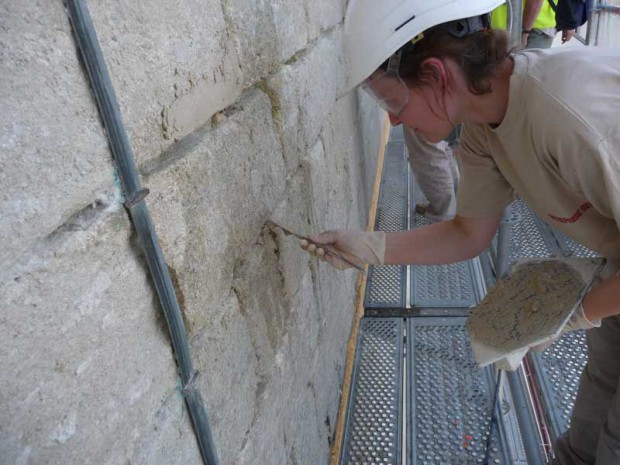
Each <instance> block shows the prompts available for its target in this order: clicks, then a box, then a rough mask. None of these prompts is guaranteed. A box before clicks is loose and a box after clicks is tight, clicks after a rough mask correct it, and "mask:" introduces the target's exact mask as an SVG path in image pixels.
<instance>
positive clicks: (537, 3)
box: [522, 0, 545, 31]
mask: <svg viewBox="0 0 620 465" xmlns="http://www.w3.org/2000/svg"><path fill="white" fill-rule="evenodd" d="M544 1H545V0H526V1H525V6H524V7H523V21H522V27H523V30H525V31H530V30H531V29H532V28H533V27H534V22H535V21H536V17H537V16H538V13H540V9H541V8H542V5H543V2H544Z"/></svg>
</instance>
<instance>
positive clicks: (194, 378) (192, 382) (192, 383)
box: [181, 370, 199, 395]
mask: <svg viewBox="0 0 620 465" xmlns="http://www.w3.org/2000/svg"><path fill="white" fill-rule="evenodd" d="M198 374H199V372H198V370H194V372H193V373H192V376H190V378H189V380H188V381H187V383H185V386H183V388H182V389H181V392H182V393H183V395H187V394H189V391H190V390H192V389H194V388H195V387H196V382H197V381H198Z"/></svg>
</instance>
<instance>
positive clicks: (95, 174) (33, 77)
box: [0, 1, 113, 265]
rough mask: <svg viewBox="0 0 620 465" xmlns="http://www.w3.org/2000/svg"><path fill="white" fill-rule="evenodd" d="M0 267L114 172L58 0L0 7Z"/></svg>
mask: <svg viewBox="0 0 620 465" xmlns="http://www.w3.org/2000/svg"><path fill="white" fill-rule="evenodd" d="M0 24H1V25H2V26H1V27H0V61H1V62H2V66H1V67H0V81H1V82H2V85H0V106H1V107H2V112H1V114H0V147H1V150H0V186H1V189H0V211H1V212H2V218H1V219H0V244H1V245H0V262H1V263H3V264H5V265H8V264H11V263H13V262H14V261H15V260H17V258H18V257H19V256H20V255H22V254H23V253H24V251H25V250H27V249H28V248H29V247H31V246H33V245H34V243H35V242H36V241H37V240H39V239H41V238H43V237H45V236H47V235H48V234H50V233H52V231H54V230H55V229H56V228H58V227H59V226H60V225H61V224H62V223H63V222H64V221H65V220H66V219H67V218H68V217H70V216H71V215H72V214H73V213H74V212H75V211H77V210H81V209H82V208H84V207H86V206H87V205H88V204H90V203H91V202H93V200H95V198H96V196H97V193H98V192H99V191H100V190H101V189H102V187H103V186H110V185H111V184H112V179H113V168H112V164H111V157H110V154H109V150H108V146H107V141H106V139H105V136H104V134H103V131H102V128H101V125H100V123H99V117H98V115H97V110H96V108H95V106H94V105H93V101H92V98H91V96H90V91H89V88H88V85H87V83H86V80H85V77H84V74H83V72H82V70H81V68H80V65H79V62H78V59H77V55H76V52H75V44H74V42H73V39H72V36H71V32H70V27H69V21H68V19H67V16H66V14H65V11H64V7H63V5H62V2H60V1H55V2H48V1H36V2H2V4H1V5H0Z"/></svg>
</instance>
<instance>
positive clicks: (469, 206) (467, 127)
mask: <svg viewBox="0 0 620 465" xmlns="http://www.w3.org/2000/svg"><path fill="white" fill-rule="evenodd" d="M485 141H486V135H485V133H484V128H483V127H482V125H481V124H471V123H469V124H468V123H465V124H463V128H462V134H461V142H460V146H459V160H460V163H461V166H460V168H461V180H460V183H459V188H458V191H457V207H456V213H457V215H459V216H462V217H465V218H486V217H489V216H494V215H497V214H499V213H502V212H503V211H504V209H505V208H506V207H507V206H508V205H510V203H512V201H513V200H515V197H516V196H515V192H514V189H513V188H512V187H511V186H510V184H508V181H506V179H505V178H504V176H503V175H502V173H501V172H500V171H499V168H498V167H497V165H496V163H495V160H493V157H492V156H491V154H490V153H489V150H488V148H487V147H486V144H485Z"/></svg>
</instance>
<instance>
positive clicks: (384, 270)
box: [340, 128, 594, 465]
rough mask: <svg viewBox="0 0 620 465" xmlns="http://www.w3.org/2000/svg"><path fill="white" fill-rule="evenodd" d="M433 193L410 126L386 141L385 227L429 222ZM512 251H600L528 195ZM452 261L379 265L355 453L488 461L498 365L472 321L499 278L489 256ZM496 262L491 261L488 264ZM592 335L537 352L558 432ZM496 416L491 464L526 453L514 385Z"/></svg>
mask: <svg viewBox="0 0 620 465" xmlns="http://www.w3.org/2000/svg"><path fill="white" fill-rule="evenodd" d="M423 200H424V196H423V194H422V193H421V192H420V190H419V189H418V188H417V186H416V183H415V178H414V177H413V176H412V175H411V173H410V171H409V167H408V163H407V154H406V148H405V145H404V141H403V137H402V131H401V130H400V128H394V129H392V130H391V133H390V141H389V142H388V144H387V146H386V152H385V160H384V169H383V174H382V182H381V187H380V193H379V202H378V212H377V221H376V225H375V229H376V230H382V231H397V230H403V229H406V228H417V227H421V226H425V225H426V224H428V222H427V221H426V220H425V219H424V218H423V217H421V216H420V215H417V214H415V213H414V207H415V204H416V202H420V201H423ZM512 220H513V221H512V227H511V244H510V259H511V261H512V260H516V259H519V258H523V257H551V256H554V255H558V254H564V255H573V256H580V257H586V256H593V255H594V254H593V253H592V252H590V251H589V250H587V249H585V248H583V247H582V246H579V245H578V244H575V243H574V242H572V241H571V240H570V239H568V238H567V237H566V236H564V235H562V234H561V233H558V232H557V231H554V230H552V229H551V228H550V227H549V226H548V225H546V224H545V223H544V222H542V221H541V220H540V219H539V218H538V217H537V216H536V215H535V214H534V213H533V212H531V211H530V210H529V209H528V207H527V206H526V205H525V204H524V203H523V202H521V201H517V202H515V203H514V204H513V207H512ZM493 253H494V251H493V250H491V251H490V253H489V254H485V255H484V256H483V257H480V258H477V259H475V260H469V261H466V262H462V263H457V264H453V265H443V266H412V267H405V266H384V267H371V269H370V270H369V279H368V283H367V289H366V295H365V300H364V305H365V309H366V314H367V315H373V317H368V316H366V317H365V318H363V319H362V321H361V325H360V331H359V334H358V341H357V348H356V355H355V367H354V370H353V378H352V388H351V391H350V397H349V401H348V411H347V419H346V425H345V431H344V435H343V443H342V447H341V449H340V450H341V454H340V463H341V464H343V465H344V464H346V465H379V464H394V465H396V464H398V465H403V464H407V465H422V464H424V465H431V464H433V465H435V464H436V465H452V464H453V465H468V464H482V463H484V461H485V450H486V440H487V437H488V434H489V431H490V430H491V428H490V421H491V409H492V402H493V392H494V387H495V380H494V375H493V372H492V369H491V368H488V367H487V368H486V369H479V368H478V367H477V366H476V364H475V361H474V357H473V353H472V350H471V347H470V345H469V338H468V335H467V331H466V329H465V326H464V323H465V318H464V316H466V315H467V314H468V311H469V308H471V307H472V306H474V305H476V304H477V303H478V302H479V301H480V300H481V299H482V297H483V296H484V294H485V292H486V287H485V283H489V282H492V281H493V277H492V276H489V272H488V271H486V270H489V269H490V267H489V265H488V263H487V262H485V260H488V259H489V258H488V257H489V256H492V255H493ZM483 270H485V272H483ZM583 341H584V335H583V334H580V333H577V334H570V335H567V336H564V337H563V338H562V340H561V341H559V342H557V343H556V344H554V345H553V346H552V347H551V348H550V349H548V350H547V351H545V352H544V353H543V354H539V355H536V356H534V357H532V358H531V366H532V367H533V371H534V383H533V384H534V385H535V386H536V388H537V389H538V392H539V395H540V399H541V402H542V404H543V409H544V415H545V417H546V420H547V423H548V425H549V426H550V431H551V435H552V436H553V437H555V436H557V435H558V434H559V433H560V432H562V431H563V430H565V429H566V427H567V426H568V420H569V416H570V411H571V409H572V403H573V401H574V397H575V394H576V388H577V384H578V380H579V375H580V373H581V371H582V370H583V366H584V365H585V362H586V358H587V357H586V354H585V347H584V343H583ZM501 398H502V402H501V403H500V404H499V407H498V410H497V416H498V424H497V425H496V426H495V427H494V428H492V429H493V433H492V435H491V447H490V449H489V451H490V453H489V457H488V459H489V460H488V463H490V464H526V463H527V462H526V459H525V453H524V447H523V443H522V439H521V435H520V431H519V427H518V423H517V421H516V418H515V415H514V408H513V405H512V398H511V394H510V390H509V389H508V387H507V386H504V387H503V388H502V391H501Z"/></svg>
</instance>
